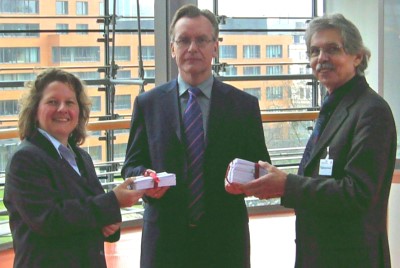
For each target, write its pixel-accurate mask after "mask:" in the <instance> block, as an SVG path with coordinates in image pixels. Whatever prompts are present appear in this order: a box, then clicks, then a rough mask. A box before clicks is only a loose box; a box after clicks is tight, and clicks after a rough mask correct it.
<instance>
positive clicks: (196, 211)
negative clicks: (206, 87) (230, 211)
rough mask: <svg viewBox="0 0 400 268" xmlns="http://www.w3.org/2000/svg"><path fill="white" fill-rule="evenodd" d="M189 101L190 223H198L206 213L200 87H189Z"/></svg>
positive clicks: (186, 117) (186, 115)
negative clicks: (198, 98)
mask: <svg viewBox="0 0 400 268" xmlns="http://www.w3.org/2000/svg"><path fill="white" fill-rule="evenodd" d="M188 91H189V101H188V104H187V107H186V110H185V113H184V115H183V126H184V130H185V137H186V151H187V160H188V161H187V179H188V181H187V182H188V189H189V204H188V206H189V213H190V215H189V217H190V223H191V224H196V222H198V221H199V219H200V217H201V216H202V215H203V214H204V209H203V206H204V204H203V199H202V197H203V193H204V189H203V158H204V147H205V145H204V129H203V116H202V113H201V110H200V105H199V103H198V102H197V97H198V96H199V94H201V91H200V89H198V88H189V90H188Z"/></svg>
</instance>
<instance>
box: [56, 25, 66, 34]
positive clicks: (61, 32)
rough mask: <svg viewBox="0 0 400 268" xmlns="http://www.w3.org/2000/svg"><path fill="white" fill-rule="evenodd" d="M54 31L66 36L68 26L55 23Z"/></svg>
mask: <svg viewBox="0 0 400 268" xmlns="http://www.w3.org/2000/svg"><path fill="white" fill-rule="evenodd" d="M56 29H57V33H58V34H68V24H65V23H57V25H56ZM60 30H61V31H60Z"/></svg>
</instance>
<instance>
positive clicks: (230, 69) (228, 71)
mask: <svg viewBox="0 0 400 268" xmlns="http://www.w3.org/2000/svg"><path fill="white" fill-rule="evenodd" d="M221 75H225V76H234V75H237V67H236V66H232V65H229V66H226V67H225V71H224V72H221Z"/></svg>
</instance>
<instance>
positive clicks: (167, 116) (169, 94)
mask: <svg viewBox="0 0 400 268" xmlns="http://www.w3.org/2000/svg"><path fill="white" fill-rule="evenodd" d="M159 105H160V106H161V110H162V111H163V113H162V114H161V115H160V116H161V117H162V119H161V121H164V120H165V121H164V122H168V125H169V126H170V127H171V130H172V131H174V132H175V134H176V136H177V137H178V139H179V140H181V141H182V129H181V123H180V122H181V113H180V103H179V96H178V86H177V82H176V80H172V81H171V82H169V83H168V84H167V85H166V87H165V88H164V89H163V90H162V94H161V96H160V101H159Z"/></svg>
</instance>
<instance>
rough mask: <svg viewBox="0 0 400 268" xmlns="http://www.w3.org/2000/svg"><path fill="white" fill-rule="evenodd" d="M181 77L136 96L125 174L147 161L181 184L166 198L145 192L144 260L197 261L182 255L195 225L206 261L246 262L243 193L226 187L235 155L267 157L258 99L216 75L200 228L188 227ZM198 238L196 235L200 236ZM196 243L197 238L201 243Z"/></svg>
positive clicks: (150, 263) (159, 263) (148, 263)
mask: <svg viewBox="0 0 400 268" xmlns="http://www.w3.org/2000/svg"><path fill="white" fill-rule="evenodd" d="M180 114H181V113H180V108H179V98H178V89H177V81H176V80H173V81H170V82H169V83H166V84H164V85H161V86H159V87H156V88H155V89H153V90H151V91H148V92H146V93H144V94H141V95H139V96H138V97H137V98H136V100H135V105H134V111H133V115H132V122H131V129H130V137H129V141H128V147H127V154H126V160H125V164H124V166H123V168H122V176H123V177H125V178H126V177H129V176H134V175H139V174H141V173H142V172H143V171H144V170H145V169H146V168H150V169H153V170H156V171H157V172H161V171H167V172H171V173H175V174H176V179H177V185H176V186H174V187H171V188H170V189H169V190H168V191H167V192H166V194H165V195H164V196H163V197H162V198H161V199H151V198H148V197H147V198H146V201H147V202H146V205H145V212H144V224H143V237H142V253H141V266H142V267H197V266H196V265H200V264H199V263H198V260H197V261H196V260H193V259H191V260H185V256H183V255H184V252H185V250H186V249H187V248H186V247H187V246H188V243H189V247H193V244H190V242H188V241H187V240H188V237H191V236H190V235H191V234H190V232H199V233H200V234H204V235H203V236H202V237H201V239H200V240H201V241H199V243H198V249H199V251H198V253H199V255H201V256H203V257H204V258H202V261H203V263H204V265H206V266H204V267H246V263H247V262H248V260H247V259H248V256H249V255H248V253H249V234H248V215H247V210H246V206H245V202H244V199H243V196H242V195H231V194H228V193H227V192H226V191H225V188H224V178H225V173H226V168H227V166H228V164H229V162H230V161H232V160H233V159H234V158H236V157H239V158H244V159H247V160H250V161H258V160H264V161H269V162H270V158H269V154H268V151H267V148H266V145H265V140H264V134H263V127H262V123H261V115H260V110H259V105H258V100H257V99H256V98H255V97H253V96H251V95H249V94H247V93H244V92H243V91H241V90H238V89H236V88H234V87H232V86H230V85H227V84H224V83H221V82H220V81H218V80H216V79H215V80H214V84H213V87H212V93H211V103H210V114H209V122H208V132H207V134H206V136H207V139H206V151H205V159H204V190H205V194H204V197H205V211H206V214H205V216H203V219H202V223H201V224H200V227H199V230H200V231H198V230H190V229H189V230H188V213H187V200H186V196H187V185H186V182H185V179H184V167H185V164H186V157H185V148H184V143H183V141H182V123H181V116H180ZM197 241H198V240H197ZM196 246H197V245H196Z"/></svg>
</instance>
